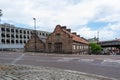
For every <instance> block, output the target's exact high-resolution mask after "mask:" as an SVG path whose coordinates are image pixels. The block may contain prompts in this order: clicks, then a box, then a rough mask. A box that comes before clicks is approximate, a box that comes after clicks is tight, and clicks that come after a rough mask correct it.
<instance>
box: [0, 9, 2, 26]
mask: <svg viewBox="0 0 120 80" xmlns="http://www.w3.org/2000/svg"><path fill="white" fill-rule="evenodd" d="M2 15H3V14H2V10H1V9H0V24H1V17H2Z"/></svg>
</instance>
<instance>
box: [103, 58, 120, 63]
mask: <svg viewBox="0 0 120 80" xmlns="http://www.w3.org/2000/svg"><path fill="white" fill-rule="evenodd" d="M105 62H110V63H118V64H120V60H113V59H105V60H103V62H102V64H103V63H105Z"/></svg>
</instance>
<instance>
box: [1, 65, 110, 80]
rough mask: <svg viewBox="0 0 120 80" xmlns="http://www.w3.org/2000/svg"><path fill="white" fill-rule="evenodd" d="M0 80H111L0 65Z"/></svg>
mask: <svg viewBox="0 0 120 80" xmlns="http://www.w3.org/2000/svg"><path fill="white" fill-rule="evenodd" d="M0 80H112V79H108V78H105V77H102V76H96V75H90V74H83V73H79V72H74V71H67V70H62V69H56V68H49V67H35V66H26V65H0Z"/></svg>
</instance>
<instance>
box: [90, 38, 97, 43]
mask: <svg viewBox="0 0 120 80" xmlns="http://www.w3.org/2000/svg"><path fill="white" fill-rule="evenodd" d="M88 41H89V42H90V43H97V42H99V39H98V38H96V37H94V38H90V39H88Z"/></svg>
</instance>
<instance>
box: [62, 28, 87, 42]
mask: <svg viewBox="0 0 120 80" xmlns="http://www.w3.org/2000/svg"><path fill="white" fill-rule="evenodd" d="M61 29H62V30H63V31H64V32H65V33H67V34H68V35H69V36H70V37H71V38H72V40H73V41H76V42H80V43H84V44H89V42H88V41H87V40H85V39H83V38H81V37H78V36H77V35H75V34H72V33H71V32H69V31H67V29H64V28H62V27H61Z"/></svg>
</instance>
